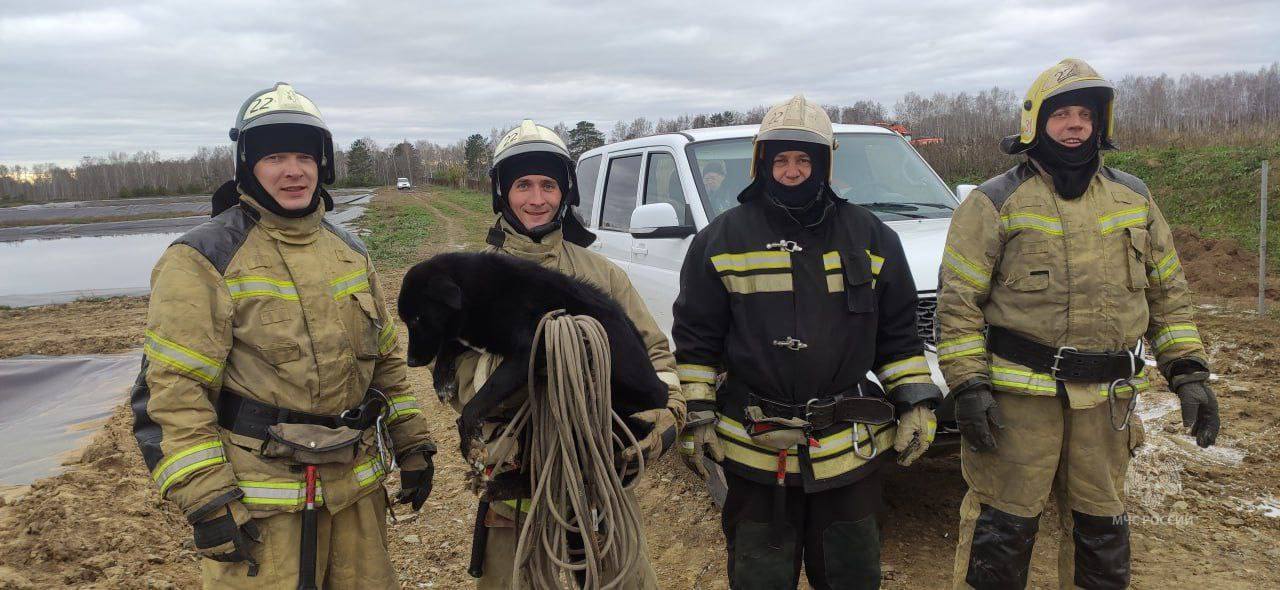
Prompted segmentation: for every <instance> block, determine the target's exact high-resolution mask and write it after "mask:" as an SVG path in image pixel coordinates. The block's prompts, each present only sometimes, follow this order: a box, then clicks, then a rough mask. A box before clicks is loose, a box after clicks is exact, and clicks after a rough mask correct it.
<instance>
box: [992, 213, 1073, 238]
mask: <svg viewBox="0 0 1280 590" xmlns="http://www.w3.org/2000/svg"><path fill="white" fill-rule="evenodd" d="M1000 223H1002V224H1003V225H1004V231H1006V232H1008V231H1013V230H1016V229H1030V230H1035V231H1038V232H1041V233H1046V234H1049V235H1051V236H1060V235H1062V219H1060V218H1057V217H1049V216H1047V215H1037V214H1035V213H1013V214H1010V215H1001V216H1000Z"/></svg>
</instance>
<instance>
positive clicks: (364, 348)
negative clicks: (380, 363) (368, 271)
mask: <svg viewBox="0 0 1280 590" xmlns="http://www.w3.org/2000/svg"><path fill="white" fill-rule="evenodd" d="M351 296H352V297H353V298H354V299H355V300H356V306H357V307H359V308H360V313H359V314H358V315H357V317H356V326H355V330H356V333H355V334H354V335H353V336H354V341H355V353H356V357H357V358H362V359H370V358H377V357H378V334H379V333H381V331H382V319H381V318H380V317H378V306H377V304H375V303H374V301H373V294H372V293H369V292H365V291H361V292H358V293H352V294H351Z"/></svg>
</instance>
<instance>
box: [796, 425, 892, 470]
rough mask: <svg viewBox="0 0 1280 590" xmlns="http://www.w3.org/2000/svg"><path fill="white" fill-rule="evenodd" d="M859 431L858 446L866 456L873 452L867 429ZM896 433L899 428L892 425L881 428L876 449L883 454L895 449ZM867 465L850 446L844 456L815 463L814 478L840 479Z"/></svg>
mask: <svg viewBox="0 0 1280 590" xmlns="http://www.w3.org/2000/svg"><path fill="white" fill-rule="evenodd" d="M858 431H859V433H860V438H859V439H858V446H859V447H861V448H862V450H861V451H859V452H861V453H862V454H864V455H865V454H869V453H870V452H871V448H870V439H869V438H868V437H867V436H866V433H867V429H866V428H864V427H861V426H860V427H858ZM896 433H897V428H896V427H895V426H893V425H891V424H890V425H885V426H881V427H880V430H879V431H878V432H876V435H875V436H876V447H877V448H878V449H879V451H880V452H881V453H883V452H885V451H886V450H888V449H891V448H893V437H894V435H895V434H896ZM810 456H811V457H812V456H813V451H812V449H811V450H810ZM866 463H867V460H866V459H863V458H862V457H859V456H858V453H855V452H854V451H853V445H849V447H848V448H847V450H846V451H845V452H844V454H843V455H839V454H835V455H832V456H830V458H829V459H824V460H822V461H816V460H815V461H813V477H814V479H819V480H823V479H831V478H833V477H839V476H841V475H844V474H846V473H848V472H850V471H853V470H854V469H857V468H859V467H862V466H863V465H865V464H866Z"/></svg>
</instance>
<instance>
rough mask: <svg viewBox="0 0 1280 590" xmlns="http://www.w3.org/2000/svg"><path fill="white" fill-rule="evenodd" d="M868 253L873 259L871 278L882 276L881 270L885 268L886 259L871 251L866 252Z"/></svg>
mask: <svg viewBox="0 0 1280 590" xmlns="http://www.w3.org/2000/svg"><path fill="white" fill-rule="evenodd" d="M866 253H867V256H869V257H870V258H871V276H873V277H878V276H880V270H881V269H883V268H884V258H881V257H879V256H876V255H875V254H872V253H871V251H870V250H866Z"/></svg>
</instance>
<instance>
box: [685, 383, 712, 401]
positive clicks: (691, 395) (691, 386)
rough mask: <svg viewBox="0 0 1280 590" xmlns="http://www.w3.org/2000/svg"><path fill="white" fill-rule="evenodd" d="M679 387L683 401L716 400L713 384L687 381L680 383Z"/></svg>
mask: <svg viewBox="0 0 1280 590" xmlns="http://www.w3.org/2000/svg"><path fill="white" fill-rule="evenodd" d="M680 388H681V390H682V393H684V401H686V402H691V401H694V400H702V401H712V402H713V401H716V388H715V385H712V384H710V383H699V382H696V381H689V382H687V383H684V384H682V385H681V386H680Z"/></svg>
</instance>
